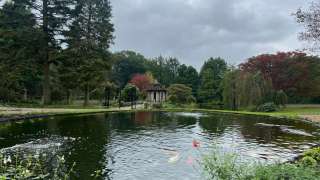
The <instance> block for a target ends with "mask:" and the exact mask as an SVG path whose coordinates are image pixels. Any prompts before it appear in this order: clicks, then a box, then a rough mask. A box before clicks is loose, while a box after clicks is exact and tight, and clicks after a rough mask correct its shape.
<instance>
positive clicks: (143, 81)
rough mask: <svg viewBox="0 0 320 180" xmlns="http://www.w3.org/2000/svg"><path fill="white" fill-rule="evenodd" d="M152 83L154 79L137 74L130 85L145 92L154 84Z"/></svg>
mask: <svg viewBox="0 0 320 180" xmlns="http://www.w3.org/2000/svg"><path fill="white" fill-rule="evenodd" d="M152 81H153V80H152V78H150V77H149V76H148V75H147V74H135V75H134V76H133V77H132V79H131V80H130V83H131V84H134V85H135V86H137V87H138V88H139V90H140V91H142V92H143V91H145V90H146V89H147V88H148V87H149V86H150V85H151V84H152Z"/></svg>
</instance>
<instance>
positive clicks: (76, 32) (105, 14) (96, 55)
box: [66, 0, 114, 105]
mask: <svg viewBox="0 0 320 180" xmlns="http://www.w3.org/2000/svg"><path fill="white" fill-rule="evenodd" d="M71 17H72V25H71V27H70V31H69V32H67V33H66V42H67V43H68V50H69V51H70V52H72V53H73V56H74V57H75V58H77V59H76V61H77V63H78V65H79V66H78V68H77V72H78V73H79V74H78V75H79V76H78V77H79V82H80V83H81V86H82V87H83V88H84V99H85V101H84V105H88V103H89V98H90V92H92V91H94V90H95V89H96V88H99V86H100V85H102V84H103V82H104V81H105V80H106V77H105V76H106V73H107V70H108V68H110V59H111V55H110V53H109V52H108V49H109V47H110V45H111V43H112V42H113V38H114V37H113V32H114V27H113V24H112V23H111V5H110V2H109V1H108V0H91V1H87V0H76V5H75V9H74V11H73V12H72V15H71Z"/></svg>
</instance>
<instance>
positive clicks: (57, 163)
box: [0, 153, 75, 180]
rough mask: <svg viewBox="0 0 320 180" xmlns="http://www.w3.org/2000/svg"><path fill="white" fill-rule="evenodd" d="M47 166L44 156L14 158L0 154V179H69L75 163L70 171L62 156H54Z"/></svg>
mask: <svg viewBox="0 0 320 180" xmlns="http://www.w3.org/2000/svg"><path fill="white" fill-rule="evenodd" d="M52 160H53V161H52V162H51V163H49V164H50V166H51V167H49V166H48V158H47V156H45V155H41V154H39V155H31V154H30V155H25V154H22V153H16V154H15V155H14V156H10V155H5V154H3V153H1V154H0V179H1V180H6V179H70V175H71V174H72V173H73V168H74V166H75V163H74V164H73V165H72V167H71V168H70V169H68V168H67V167H66V164H65V159H64V157H63V156H56V157H54V158H53V159H52Z"/></svg>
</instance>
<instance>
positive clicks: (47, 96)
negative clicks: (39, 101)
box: [42, 63, 51, 105]
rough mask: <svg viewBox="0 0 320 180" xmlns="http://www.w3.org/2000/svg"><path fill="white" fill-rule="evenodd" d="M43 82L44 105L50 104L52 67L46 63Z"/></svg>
mask: <svg viewBox="0 0 320 180" xmlns="http://www.w3.org/2000/svg"><path fill="white" fill-rule="evenodd" d="M43 76H44V78H43V82H42V86H43V87H42V88H43V97H42V98H43V104H44V105H46V104H50V102H51V97H50V94H51V91H50V65H49V63H46V64H45V65H44V68H43Z"/></svg>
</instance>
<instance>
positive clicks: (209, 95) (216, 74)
mask: <svg viewBox="0 0 320 180" xmlns="http://www.w3.org/2000/svg"><path fill="white" fill-rule="evenodd" d="M226 71H227V63H226V62H225V60H223V59H221V58H216V59H213V58H210V59H209V60H208V61H206V62H205V63H204V65H203V67H202V69H201V71H200V87H199V91H198V100H199V102H200V103H206V102H210V101H215V102H221V101H222V99H223V98H222V89H221V84H222V80H223V77H224V74H225V72H226Z"/></svg>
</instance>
